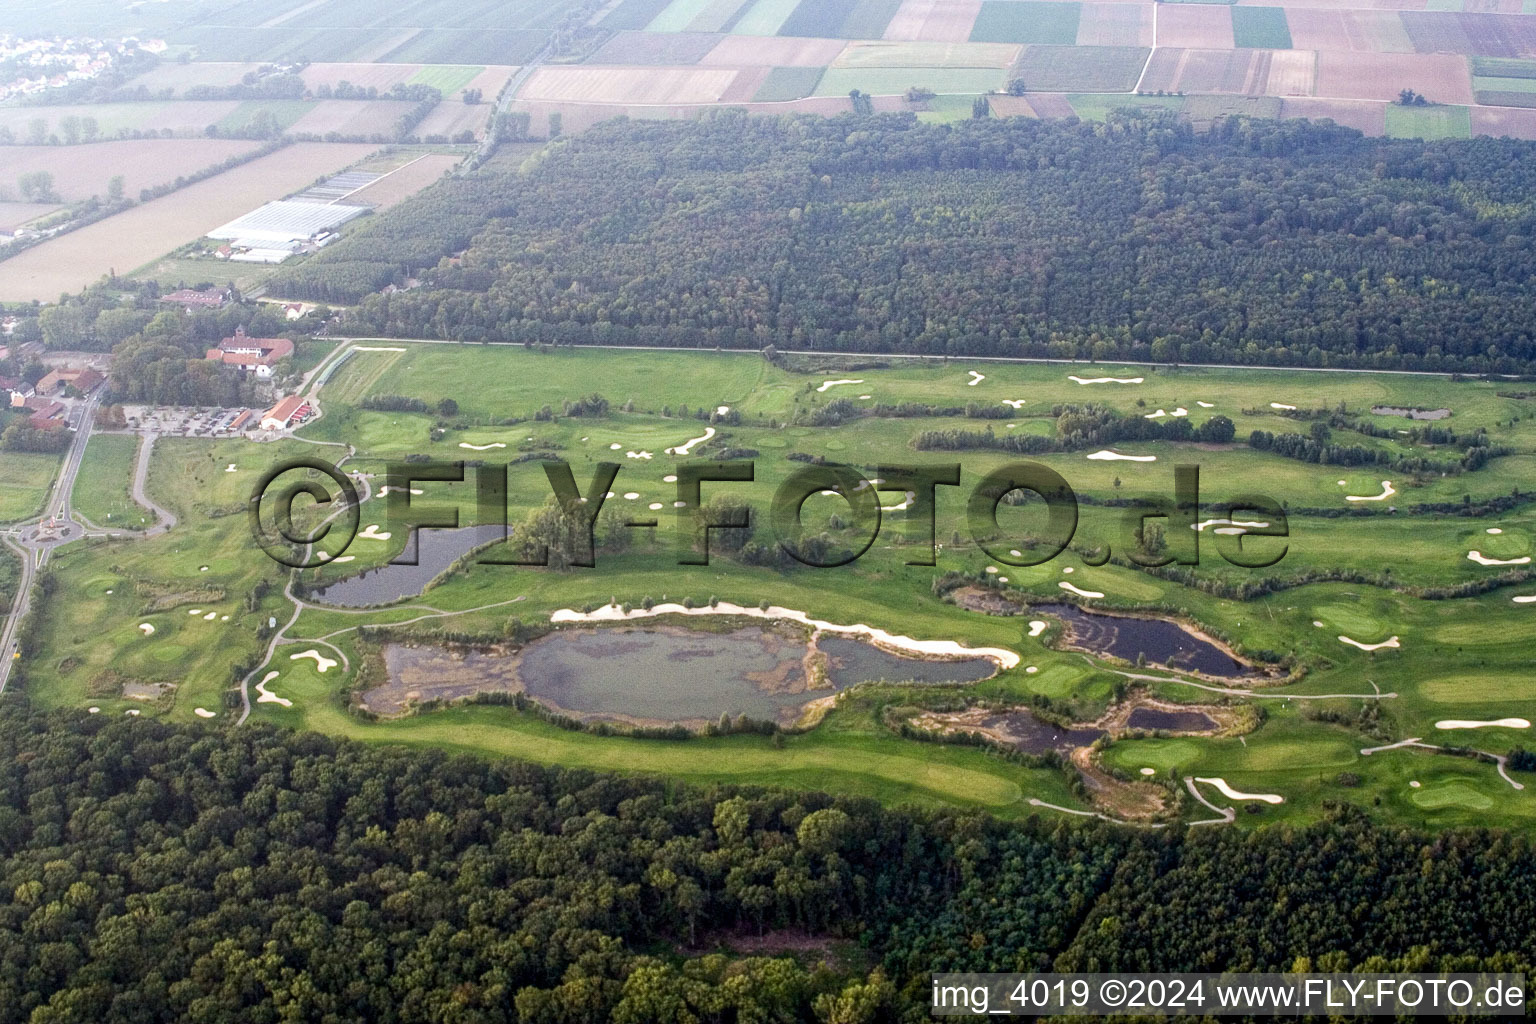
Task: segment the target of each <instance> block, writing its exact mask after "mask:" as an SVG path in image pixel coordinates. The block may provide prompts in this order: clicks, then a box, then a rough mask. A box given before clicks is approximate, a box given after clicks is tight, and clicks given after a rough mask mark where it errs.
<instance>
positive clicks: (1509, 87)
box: [1472, 75, 1536, 92]
mask: <svg viewBox="0 0 1536 1024" xmlns="http://www.w3.org/2000/svg"><path fill="white" fill-rule="evenodd" d="M1472 88H1473V90H1475V91H1477V92H1536V78H1492V77H1489V76H1486V75H1473V76H1472Z"/></svg>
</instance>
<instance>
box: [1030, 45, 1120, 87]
mask: <svg viewBox="0 0 1536 1024" xmlns="http://www.w3.org/2000/svg"><path fill="white" fill-rule="evenodd" d="M1149 52H1150V51H1149V50H1147V49H1145V48H1144V47H1140V46H1026V47H1024V51H1023V52H1022V53H1021V54H1019V59H1018V62H1017V63H1015V64H1014V66H1013V69H1012V70H1011V71H1009V72H1008V77H1009V79H1010V80H1012V79H1016V78H1018V79H1023V80H1024V84H1025V86H1026V87H1028V88H1029V89H1030V90H1031V91H1032V92H1130V91H1131V90H1132V89H1134V88H1135V87H1136V79H1137V78H1138V77H1139V76H1140V75H1141V69H1142V66H1143V65H1145V64H1146V62H1147V54H1148V53H1149Z"/></svg>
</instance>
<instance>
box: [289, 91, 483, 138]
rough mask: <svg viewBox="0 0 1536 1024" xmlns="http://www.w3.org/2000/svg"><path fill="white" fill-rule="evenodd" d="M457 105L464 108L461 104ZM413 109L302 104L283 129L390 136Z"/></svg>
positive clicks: (389, 103) (385, 104)
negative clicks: (398, 123) (300, 108)
mask: <svg viewBox="0 0 1536 1024" xmlns="http://www.w3.org/2000/svg"><path fill="white" fill-rule="evenodd" d="M453 102H458V101H457V100H455V101H453ZM458 105H459V106H461V107H462V106H464V104H463V103H459V104H458ZM413 106H415V104H412V103H404V102H397V101H393V100H321V101H320V102H319V103H312V104H304V109H302V110H299V111H297V113H298V116H297V117H296V118H294V119H293V120H292V121H290V122H289V123H288V124H287V126H286V127H287V130H289V131H292V132H294V133H295V134H299V135H326V134H328V133H330V132H336V133H339V134H341V135H348V136H357V135H362V136H368V135H384V136H387V137H392V136H393V134H394V125H395V122H396V121H398V120H399V119H400V117H401V115H403V114H406V113H409V112H410V110H411V108H412V107H413Z"/></svg>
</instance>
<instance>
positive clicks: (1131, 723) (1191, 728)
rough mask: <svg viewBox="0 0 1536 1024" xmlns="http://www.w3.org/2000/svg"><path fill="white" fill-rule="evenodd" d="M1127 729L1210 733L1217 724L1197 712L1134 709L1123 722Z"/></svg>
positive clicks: (1147, 708) (1145, 708)
mask: <svg viewBox="0 0 1536 1024" xmlns="http://www.w3.org/2000/svg"><path fill="white" fill-rule="evenodd" d="M1125 725H1126V728H1128V729H1147V730H1156V729H1166V730H1168V731H1169V732H1211V731H1213V730H1215V729H1216V728H1217V723H1216V722H1215V721H1214V720H1212V719H1211V718H1210V717H1208V716H1207V715H1205V714H1204V713H1203V712H1199V711H1166V710H1164V709H1163V708H1149V707H1138V708H1134V709H1133V710H1132V711H1131V713H1130V715H1129V716H1128V717H1127V718H1126V720H1125Z"/></svg>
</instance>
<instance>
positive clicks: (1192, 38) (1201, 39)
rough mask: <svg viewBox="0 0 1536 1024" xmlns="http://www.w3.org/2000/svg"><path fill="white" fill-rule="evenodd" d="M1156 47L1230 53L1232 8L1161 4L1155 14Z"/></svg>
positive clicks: (1207, 5) (1232, 43)
mask: <svg viewBox="0 0 1536 1024" xmlns="http://www.w3.org/2000/svg"><path fill="white" fill-rule="evenodd" d="M1157 45H1158V46H1183V47H1189V48H1192V49H1231V48H1232V47H1233V46H1234V45H1235V43H1234V42H1233V39H1232V8H1230V7H1225V6H1220V7H1216V6H1212V5H1210V4H1163V5H1162V6H1160V7H1159V8H1158V11H1157Z"/></svg>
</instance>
